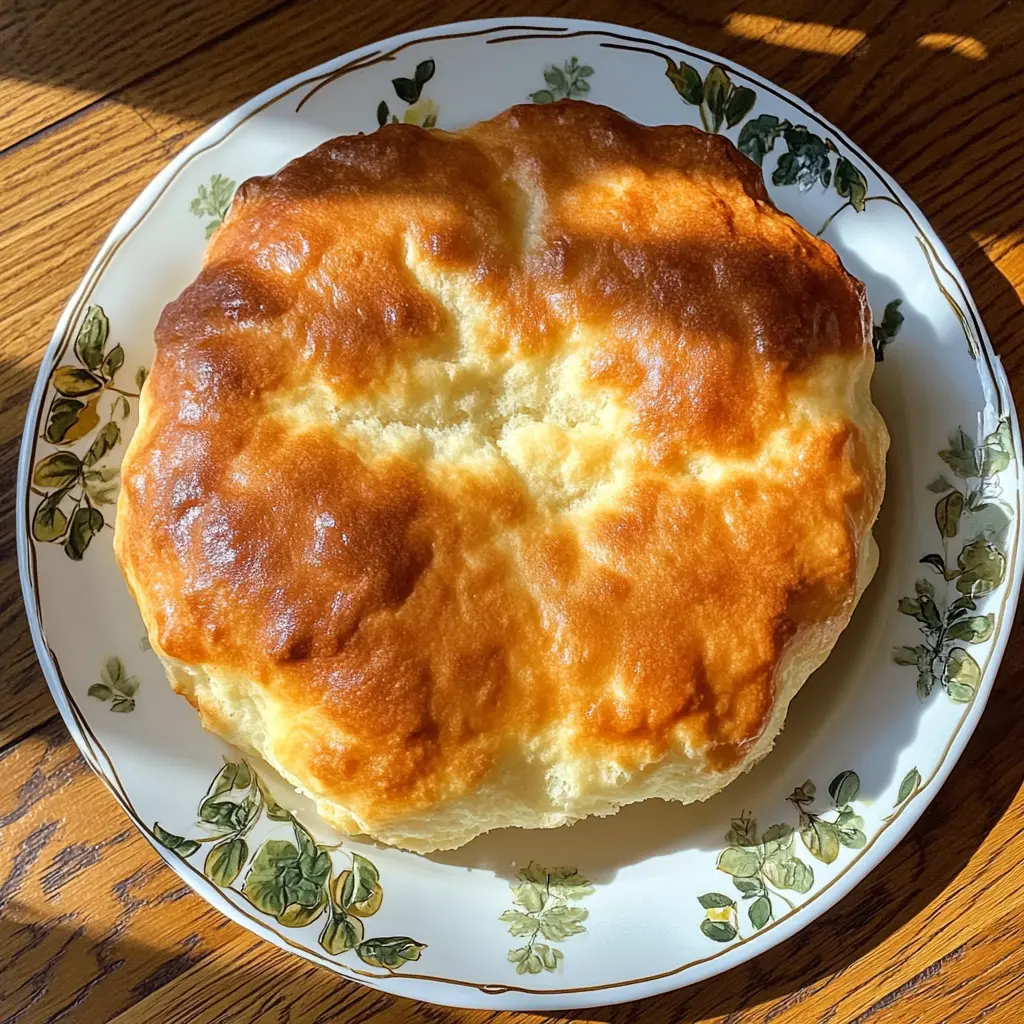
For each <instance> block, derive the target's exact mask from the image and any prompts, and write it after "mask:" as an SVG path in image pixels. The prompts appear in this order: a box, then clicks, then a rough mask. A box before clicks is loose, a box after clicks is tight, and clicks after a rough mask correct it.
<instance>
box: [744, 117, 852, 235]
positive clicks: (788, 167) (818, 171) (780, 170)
mask: <svg viewBox="0 0 1024 1024" xmlns="http://www.w3.org/2000/svg"><path fill="white" fill-rule="evenodd" d="M780 139H781V140H782V145H783V146H784V147H785V150H784V152H782V153H780V154H779V159H778V162H777V163H776V165H775V170H774V171H772V184H773V185H796V187H797V188H798V189H799V190H800V191H801V192H809V191H810V190H811V189H812V188H813V187H814V186H815V185H820V186H821V187H822V188H824V189H827V188H828V187H829V186H830V185H831V186H832V188H833V189H834V190H835V192H836V194H837V195H839V196H840V197H841V198H842V199H844V200H845V202H844V203H843V205H842V206H840V207H839V208H838V209H837V210H835V211H834V212H833V213H832V214H831V215H830V216H829V217H828V219H827V220H826V221H825V223H824V224H822V226H821V228H820V229H819V230H818V234H819V235H822V234H824V232H825V230H826V229H827V228H828V226H829V225H830V224H831V223H832V221H833V220H834V219H835V218H836V217H837V216H838V215H839V214H840V213H842V211H843V210H846V209H851V208H852V209H853V210H855V211H856V212H857V213H862V212H863V211H864V209H865V207H866V206H867V203H868V200H869V198H871V197H869V196H868V182H867V178H865V177H864V173H863V171H861V170H860V168H859V167H857V165H856V164H855V163H853V161H852V160H850V159H849V157H845V156H841V155H840V153H839V150H838V148H837V147H836V144H835V143H834V142H833V141H832V140H831V139H829V138H823V137H822V136H820V135H817V134H815V133H814V132H812V131H811V130H810V128H808V127H806V125H802V124H793V123H792V122H790V121H788V120H787V119H786V118H780V117H777V116H776V115H775V114H759V115H758V116H757V117H755V118H751V119H750V120H749V121H747V123H746V124H744V126H743V128H742V129H741V130H740V136H739V139H738V141H737V143H736V145H737V147H738V148H739V150H740V152H741V153H743V154H744V155H745V156H748V157H750V159H751V160H753V161H754V163H756V164H757V165H758V166H759V167H760V166H762V165H763V163H764V158H765V157H766V156H767V155H768V154H769V153H771V152H772V151H773V150H774V149H775V146H776V143H778V142H779V140H780ZM833 158H834V160H835V162H834V163H833Z"/></svg>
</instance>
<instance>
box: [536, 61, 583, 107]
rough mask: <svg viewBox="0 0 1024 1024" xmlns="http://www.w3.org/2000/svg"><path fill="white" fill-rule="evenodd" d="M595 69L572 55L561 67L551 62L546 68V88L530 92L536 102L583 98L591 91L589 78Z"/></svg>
mask: <svg viewBox="0 0 1024 1024" xmlns="http://www.w3.org/2000/svg"><path fill="white" fill-rule="evenodd" d="M593 73H594V69H593V68H592V67H591V66H590V65H589V64H581V63H580V62H579V60H578V59H577V58H576V57H570V58H569V59H568V60H567V61H565V62H564V63H563V64H562V66H561V67H559V66H558V65H557V64H549V65H548V66H547V67H546V68H545V69H544V88H543V89H538V90H537V91H536V92H531V93H530V99H531V100H533V102H534V103H554V102H555V101H556V100H582V99H586V98H587V95H588V94H589V92H590V82H589V81H588V79H589V78H590V76H591V75H593Z"/></svg>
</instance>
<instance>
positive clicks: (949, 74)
mask: <svg viewBox="0 0 1024 1024" xmlns="http://www.w3.org/2000/svg"><path fill="white" fill-rule="evenodd" d="M676 7H678V11H677V10H676V9H674V8H676ZM538 13H546V14H557V15H568V16H577V17H585V18H595V19H604V20H609V21H622V22H628V23H629V24H631V25H634V26H636V27H639V28H645V29H650V30H652V31H655V32H661V33H664V34H665V35H669V36H674V37H676V38H678V39H681V40H685V41H686V42H688V43H693V44H696V45H697V46H702V47H705V48H707V49H709V50H713V51H716V52H718V53H721V54H724V55H725V56H728V57H731V58H733V59H735V60H737V61H740V62H742V63H743V64H745V65H747V67H750V68H753V69H754V70H755V71H758V72H760V73H761V74H763V75H766V76H767V77H769V78H771V79H773V80H774V81H775V82H778V83H779V84H781V85H783V86H785V87H786V88H788V89H791V90H793V91H794V92H796V93H797V94H798V95H800V96H802V97H803V98H804V99H806V100H807V101H808V102H810V103H811V104H812V105H814V106H815V107H816V108H817V109H818V110H820V111H821V112H822V113H823V114H824V115H825V116H826V117H828V118H830V119H831V120H832V121H833V122H834V123H835V124H837V125H838V126H839V127H840V128H841V129H843V131H845V132H846V133H848V134H849V135H850V136H851V137H852V138H853V139H855V140H856V141H857V142H858V143H859V144H860V145H862V146H863V147H864V148H865V149H866V150H867V151H868V152H869V153H870V154H871V155H872V156H873V157H875V158H876V159H877V160H878V161H879V162H880V163H881V164H882V165H883V166H884V167H885V168H887V169H888V170H889V171H890V172H892V173H893V174H894V175H895V176H896V178H897V179H898V180H899V181H900V182H901V183H902V184H903V186H904V187H905V188H906V189H907V190H908V191H909V192H910V194H911V195H912V196H913V198H914V199H915V200H916V201H917V202H918V203H919V204H920V206H921V207H922V208H923V209H924V211H925V214H926V215H927V216H928V218H929V219H930V221H931V222H932V224H933V225H934V226H935V228H936V229H937V230H938V232H939V234H940V235H941V236H942V238H943V239H944V240H945V242H946V244H947V245H948V246H949V248H950V250H951V251H952V253H953V256H954V258H955V259H956V261H957V263H958V264H959V265H960V267H961V269H962V270H963V272H964V275H965V277H966V278H967V281H968V284H969V285H970V288H971V290H972V292H973V293H974V296H975V298H976V300H977V302H978V305H979V306H980V307H981V310H982V314H983V316H984V319H985V323H986V324H987V326H988V330H989V333H990V334H991V336H992V340H993V342H994V344H995V347H996V350H997V351H998V352H999V354H1000V355H1001V356H1002V359H1003V361H1004V364H1005V366H1006V369H1007V371H1008V373H1009V375H1010V380H1011V383H1012V385H1013V387H1014V391H1015V392H1016V394H1017V398H1018V403H1019V402H1020V399H1021V397H1022V396H1024V315H1022V306H1021V301H1020V296H1021V295H1022V294H1024V201H1022V192H1024V115H1022V112H1021V101H1020V97H1021V95H1022V93H1024V70H1022V67H1024V61H1022V60H1021V57H1022V54H1024V5H1022V3H1021V0H973V2H970V3H967V2H963V0H960V2H959V3H956V2H953V3H951V2H949V0H914V2H913V3H910V2H907V3H899V2H894V0H816V2H811V0H794V2H783V0H746V2H741V3H727V2H714V0H712V2H704V3H692V2H691V3H678V4H675V5H674V4H672V3H671V2H669V0H633V2H632V3H630V4H629V5H624V4H620V3H615V2H614V0H590V2H589V3H583V2H580V0H559V2H553V3H551V4H550V5H549V6H548V7H547V8H545V7H544V6H543V5H538V4H528V3H521V2H519V0H503V2H501V3H495V4H492V5H485V4H473V3H470V2H468V0H441V2H439V3H438V2H434V3H428V2H427V0H393V2H391V3H387V4H384V3H378V2H374V0H368V2H364V3H356V4H351V5H345V4H342V3H338V2H333V3H329V2H326V0H176V2H174V3H171V2H167V0H165V2H162V3H147V2H143V0H126V2H122V3H112V2H109V0H55V2H43V0H21V2H16V3H13V4H8V5H6V6H5V7H3V8H0V229H2V238H3V245H2V246H0V324H2V329H0V472H2V474H3V476H2V483H0V494H2V495H3V500H4V501H5V503H6V507H5V508H4V510H3V511H4V514H3V516H2V518H0V558H2V571H0V651H3V652H4V659H3V663H2V669H0V762H2V769H0V1022H10V1024H13V1022H15V1021H17V1022H19V1024H34V1022H41V1021H56V1020H60V1021H66V1022H77V1021H82V1022H87V1024H97V1022H105V1021H111V1020H114V1021H117V1022H118V1024H141V1022H150V1021H154V1022H160V1024H172V1022H189V1024H194V1022H200V1021H211V1022H212V1021H231V1022H232V1024H243V1022H250V1021H251V1022H260V1024H268V1022H285V1021H288V1022H305V1021H318V1022H327V1021H344V1022H351V1024H355V1022H357V1021H358V1022H360V1024H366V1022H371V1021H373V1022H378V1021H379V1022H383V1021H387V1022H389V1024H398V1022H405V1021H424V1020H427V1021H433V1022H456V1021H459V1022H467V1024H468V1022H472V1024H478V1022H483V1021H484V1020H489V1021H490V1020H501V1021H503V1022H512V1021H526V1020H531V1021H540V1020H542V1019H545V1018H541V1017H537V1016H534V1015H524V1014H518V1015H516V1014H509V1015H504V1014H490V1013H483V1012H474V1011H459V1010H441V1009H437V1008H431V1007H427V1006H424V1005H422V1004H416V1003H411V1002H409V1001H407V1000H404V999H399V998H394V997H389V996H385V995H380V994H376V993H372V992H370V991H369V990H366V989H362V988H360V987H358V986H356V985H353V984H350V983H347V982H344V981H341V980H340V979H338V978H337V977H335V976H334V975H331V974H329V973H327V972H326V971H324V970H321V969H319V968H317V967H312V966H310V965H308V964H306V963H305V962H303V961H301V960H298V959H296V958H294V957H291V956H289V955H286V954H285V953H282V952H280V951H278V950H277V949H275V948H273V947H271V946H268V945H266V944H265V943H264V942H262V941H261V940H260V939H257V938H255V937H254V936H252V935H251V934H249V933H248V932H245V931H243V930H242V929H241V928H239V927H238V926H237V925H235V924H233V923H231V922H230V921H228V920H226V919H224V918H223V917H221V916H220V915H219V914H218V913H217V912H216V911H214V910H212V909H211V908H210V907H208V906H207V905H206V904H205V903H204V902H203V901H202V900H200V899H199V897H197V896H195V895H193V894H192V893H191V891H190V890H188V889H187V888H185V887H184V886H183V884H182V883H181V881H180V880H179V879H178V878H177V877H176V876H175V875H174V874H172V873H171V872H170V871H169V870H167V868H165V867H164V866H163V864H162V863H161V861H160V860H159V858H158V857H157V855H156V854H155V853H154V852H153V850H152V849H150V847H149V846H148V845H147V843H146V842H145V841H144V840H143V839H142V837H141V836H140V835H138V834H137V833H136V832H135V829H134V827H133V826H132V825H131V824H130V823H129V821H128V819H127V818H126V817H125V816H124V815H123V814H122V813H121V811H120V810H119V809H118V808H117V806H116V805H115V803H114V801H113V799H112V798H111V797H110V796H109V795H108V793H107V791H106V790H105V789H104V787H103V785H102V784H101V783H100V782H99V780H98V779H97V778H95V777H94V776H93V775H92V773H91V772H90V771H89V769H88V768H87V767H86V766H85V764H84V762H83V761H82V759H81V757H80V756H79V755H78V752H77V750H76V748H75V746H74V744H73V743H72V742H71V741H70V739H69V738H68V734H67V732H66V730H65V729H64V726H63V725H62V723H61V721H60V719H59V718H58V717H57V714H56V710H55V708H54V705H53V702H52V701H51V699H50V696H49V694H48V693H47V690H46V687H45V685H44V683H43V677H42V674H41V672H40V670H39V667H38V665H37V664H36V660H35V655H34V654H33V651H32V644H31V641H30V639H29V634H28V626H27V624H26V621H25V615H24V611H23V608H22V603H21V595H20V590H19V584H18V575H17V567H16V560H15V543H14V514H13V501H12V496H13V491H14V479H15V471H16V462H17V456H18V444H19V439H20V434H21V429H22V423H23V418H24V415H25V409H26V406H27V403H28V396H29V391H30V389H31V387H32V383H33V380H34V378H35V375H36V372H37V369H38V367H39V361H40V357H41V355H42V353H43V350H44V348H45V346H46V343H47V341H48V340H49V337H50V332H51V330H52V329H53V326H54V324H55V322H56V320H57V316H58V314H59V312H60V310H61V308H62V306H63V305H64V303H65V302H66V300H67V298H68V296H69V295H70V293H71V291H72V290H73V288H74V287H75V285H76V283H77V282H78V279H79V277H80V276H81V275H82V273H83V272H84V271H85V269H86V266H87V265H88V263H89V261H90V260H91V259H92V257H93V255H94V253H95V252H96V250H97V248H98V246H99V245H100V242H101V240H102V239H103V237H104V236H105V235H106V234H107V232H108V231H109V230H110V229H111V227H112V226H113V224H114V221H115V219H116V218H117V216H118V215H119V214H120V213H121V212H122V211H123V210H124V209H125V207H126V206H127V205H128V204H129V203H130V202H131V200H132V199H133V198H134V197H135V196H136V194H137V193H138V192H139V191H140V190H141V189H142V187H143V185H145V184H146V182H147V181H148V180H149V179H150V178H151V177H152V176H153V175H154V174H155V173H156V172H157V171H158V170H159V169H160V168H161V167H162V166H163V165H164V164H165V163H166V162H167V161H168V160H170V159H171V157H173V156H174V155H175V154H176V153H177V152H178V151H179V150H180V149H181V148H182V147H183V146H184V145H185V144H186V143H188V142H189V141H190V140H191V139H193V138H194V137H195V136H196V135H197V134H198V133H199V132H201V131H202V130H203V128H205V127H206V126H207V125H208V124H210V123H211V122H212V121H214V120H216V119H217V118H218V117H220V116H221V115H222V114H225V113H227V112H228V111H229V110H231V109H232V108H233V107H235V106H236V105H238V104H239V103H241V102H242V101H243V100H245V99H247V98H249V97H250V96H252V95H254V94H255V93H257V92H259V91H260V90H262V89H264V88H266V87H267V86H269V85H272V84H273V83H274V82H276V81H278V80H280V79H282V78H286V77H287V76H289V75H291V74H294V73H295V72H298V71H302V70H304V69H305V68H307V67H310V66H312V65H314V64H317V63H319V62H321V61H323V60H326V59H327V58H329V57H333V56H335V55H337V54H339V53H343V52H345V51H346V50H349V49H352V48H354V47H357V46H361V45H363V44H365V43H369V42H372V41H374V40H376V39H379V38H382V37H385V36H388V35H391V34H393V33H396V32H400V31H404V30H406V29H410V28H416V27H420V26H425V25H431V24H438V23H443V22H447V21H456V20H459V19H464V18H472V17H483V16H488V15H497V14H500V15H502V16H507V15H511V14H534V15H536V14H538ZM1022 684H1024V651H1022V650H1021V649H1020V647H1019V646H1016V645H1014V644H1013V643H1011V648H1010V651H1009V653H1008V655H1007V658H1006V662H1005V664H1004V666H1003V671H1002V673H1001V676H1000V678H999V680H998V682H997V684H996V688H995V692H994V694H993V696H992V699H991V701H990V704H989V707H988V710H987V711H986V712H985V716H984V718H983V720H982V724H981V726H980V728H979V730H978V732H977V734H976V735H975V736H974V738H973V739H972V741H971V743H970V745H969V747H968V748H967V752H966V754H965V755H964V757H963V759H962V760H961V761H960V763H959V765H957V767H956V769H955V770H954V772H953V775H952V777H951V779H950V781H949V782H948V784H947V785H946V787H945V788H944V789H943V791H942V792H941V793H940V794H939V796H938V798H937V799H936V801H935V803H934V804H933V805H932V806H931V808H930V809H929V810H928V811H927V812H926V814H925V816H924V818H923V819H922V821H921V822H920V823H919V824H918V826H917V827H916V828H915V829H914V830H913V832H912V833H911V835H910V836H909V838H908V839H906V840H905V841H904V842H903V843H902V844H901V845H900V846H899V848H898V849H897V850H896V851H895V852H894V853H893V854H892V855H891V856H890V857H889V858H888V860H886V862H885V863H884V865H883V866H882V867H880V868H879V869H877V870H876V871H875V872H874V873H873V874H872V875H871V876H870V878H869V879H868V880H867V881H866V882H865V883H864V884H863V885H862V886H860V888H859V889H858V890H857V892H856V893H855V894H854V895H852V896H850V897H848V898H847V899H846V900H844V901H843V902H842V903H841V904H840V905H839V906H838V907H836V908H835V909H834V910H833V911H831V912H830V913H828V914H827V915H826V916H825V918H824V919H823V920H820V921H818V922H817V923H816V924H813V925H811V926H810V927H808V928H807V929H805V930H804V931H803V932H801V934H800V935H799V936H798V937H797V938H795V939H793V940H791V941H790V942H788V943H786V944H784V945H782V946H780V947H778V948H777V949H775V950H773V951H772V952H770V953H768V954H766V955H765V956H762V957H760V958H759V959H757V960H755V961H753V962H752V963H749V964H747V965H745V966H743V967H739V968H737V969H735V970H733V971H731V972H730V973H728V974H726V975H724V976H722V977H719V978H716V979H713V980H712V981H709V982H707V983H705V984H702V985H695V986H693V987H692V988H689V989H686V990H684V991H682V992H678V993H675V994H672V995H668V996H664V997H661V998H659V999H655V1000H651V1001H647V1002H644V1003H634V1004H629V1005H625V1006H620V1007H613V1008H608V1009H599V1010H591V1011H584V1012H581V1013H578V1014H570V1015H568V1018H566V1017H560V1016H559V1017H556V1018H554V1019H582V1020H587V1021H607V1022H625V1021H645V1022H646V1021H652V1022H655V1021H666V1022H667V1021H672V1022H691V1021H699V1020H714V1021H724V1020H729V1021H741V1022H748V1021H749V1022H755V1021H758V1022H764V1024H767V1022H769V1021H777V1022H779V1024H784V1022H789V1021H814V1022H818V1021H837V1022H838V1021H858V1022H859V1021H864V1020H868V1019H871V1020H877V1021H890V1020H898V1021H934V1022H943V1024H946V1022H952V1021H980V1020H982V1019H984V1020H986V1021H1002V1020H1010V1019H1011V1016H1012V1015H1013V1014H1014V1011H1015V1007H1014V1002H1013V1001H1014V1000H1015V999H1019V994H1018V984H1017V983H1018V979H1019V978H1020V977H1021V975H1022V973H1024V872H1022V871H1021V870H1020V862H1021V861H1022V860H1024V796H1021V795H1020V794H1019V790H1020V787H1021V782H1022V779H1024V756H1022V753H1021V752H1022V750H1024V685H1022ZM954 822H955V824H953V823H954Z"/></svg>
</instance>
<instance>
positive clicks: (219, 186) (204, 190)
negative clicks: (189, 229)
mask: <svg viewBox="0 0 1024 1024" xmlns="http://www.w3.org/2000/svg"><path fill="white" fill-rule="evenodd" d="M234 194H235V182H233V181H232V180H231V179H230V178H226V177H225V176H224V175H223V174H214V175H212V176H211V178H210V184H209V185H200V186H199V188H198V190H197V191H196V197H195V199H193V200H192V202H191V203H189V207H188V208H189V212H190V213H191V214H192V215H193V216H194V217H207V218H209V219H208V220H207V222H206V237H207V238H209V237H210V236H211V235H212V234H213V233H214V231H216V230H217V228H219V227H220V226H221V224H223V223H224V218H225V217H226V216H227V215H228V207H229V206H230V205H231V200H232V198H233V196H234Z"/></svg>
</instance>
